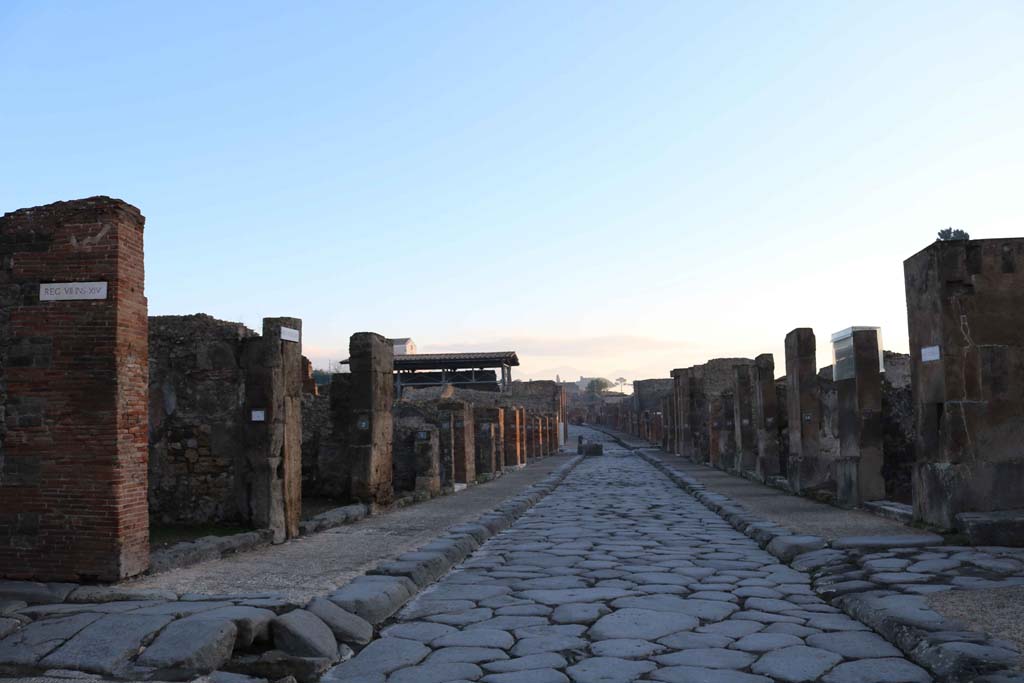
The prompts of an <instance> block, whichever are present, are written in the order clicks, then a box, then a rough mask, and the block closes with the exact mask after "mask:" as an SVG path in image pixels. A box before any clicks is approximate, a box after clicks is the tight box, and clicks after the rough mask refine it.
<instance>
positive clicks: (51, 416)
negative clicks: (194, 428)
mask: <svg viewBox="0 0 1024 683" xmlns="http://www.w3.org/2000/svg"><path fill="white" fill-rule="evenodd" d="M144 223H145V219H144V218H143V216H142V214H141V213H139V210H138V209H136V208H135V207H134V206H131V205H129V204H126V203H125V202H122V201H120V200H116V199H110V198H109V197H92V198H89V199H81V200H76V201H70V202H58V203H56V204H50V205H48V206H41V207H36V208H32V209H22V210H20V211H15V212H12V213H8V214H5V215H3V216H2V217H0V415H2V414H4V413H5V414H6V419H5V420H0V576H7V577H10V578H35V579H43V580H70V581H78V580H86V581H89V580H99V581H115V580H117V579H122V578H125V577H128V576H133V575H135V574H138V573H140V572H142V571H144V570H145V569H146V568H147V566H148V565H149V520H148V502H147V471H146V470H147V458H148V449H147V403H148V384H149V378H148V367H147V364H148V340H147V327H148V322H147V317H146V315H147V310H146V297H145V294H144V290H143V285H144V274H143V250H142V236H143V225H144Z"/></svg>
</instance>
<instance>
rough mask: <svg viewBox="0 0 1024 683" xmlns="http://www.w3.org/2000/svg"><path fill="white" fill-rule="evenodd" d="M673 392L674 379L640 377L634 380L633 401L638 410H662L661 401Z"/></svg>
mask: <svg viewBox="0 0 1024 683" xmlns="http://www.w3.org/2000/svg"><path fill="white" fill-rule="evenodd" d="M671 393H672V379H671V378H669V379H639V380H637V381H635V382H633V403H634V405H635V407H636V410H637V412H641V413H642V412H644V411H651V412H660V411H661V401H662V399H664V398H665V397H667V396H668V395H669V394H671Z"/></svg>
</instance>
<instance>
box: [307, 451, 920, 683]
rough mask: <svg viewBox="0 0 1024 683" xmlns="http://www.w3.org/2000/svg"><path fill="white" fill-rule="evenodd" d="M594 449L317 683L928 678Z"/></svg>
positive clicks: (620, 455)
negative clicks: (594, 454) (545, 494)
mask: <svg viewBox="0 0 1024 683" xmlns="http://www.w3.org/2000/svg"><path fill="white" fill-rule="evenodd" d="M587 436H588V437H589V438H593V439H595V440H602V441H605V453H606V454H607V455H606V456H604V457H596V458H590V459H588V460H586V461H585V462H583V463H581V464H580V465H579V466H578V467H577V468H576V469H575V470H574V471H573V472H572V473H571V474H570V475H569V477H568V478H567V479H566V480H565V481H564V482H563V483H562V485H561V486H560V487H559V488H558V489H557V490H556V491H555V492H554V493H552V494H551V495H549V496H548V497H547V498H545V499H544V500H543V501H542V502H541V503H539V504H538V505H537V506H536V507H534V508H533V509H532V510H530V511H529V512H528V513H527V514H525V515H524V516H523V517H522V518H521V519H520V520H519V521H518V522H517V523H516V524H515V525H513V527H512V528H510V529H509V530H507V531H505V532H503V533H501V534H499V535H498V536H495V537H494V538H492V539H491V540H490V541H488V542H487V543H486V544H484V545H483V546H482V547H481V548H480V549H479V550H478V551H477V552H476V553H474V554H473V555H472V556H471V557H470V558H469V559H468V560H467V561H466V562H465V563H464V564H463V565H461V566H460V567H459V568H458V569H456V570H455V571H453V572H452V573H451V574H449V575H448V576H447V577H445V578H444V579H443V580H442V581H440V582H439V583H438V584H436V585H435V586H433V587H431V588H430V589H428V590H427V591H425V592H424V593H422V594H421V595H420V597H419V598H417V599H416V600H415V601H414V602H413V603H411V604H410V605H408V606H407V607H406V608H405V609H404V610H403V611H402V612H401V613H400V615H399V619H398V620H397V621H395V623H393V624H391V625H390V626H388V627H387V628H385V629H384V630H383V631H382V637H381V638H380V639H378V640H376V641H374V642H373V643H372V644H370V645H369V646H367V647H366V648H365V649H364V650H363V651H362V652H360V653H359V655H357V656H356V657H355V658H354V659H352V660H349V661H348V662H345V663H343V664H340V665H338V666H337V667H335V668H334V669H332V670H331V671H330V672H329V673H328V675H327V676H325V678H324V679H323V680H324V681H325V682H328V683H338V682H341V681H346V682H354V681H359V682H360V683H406V682H410V683H411V682H415V683H431V682H436V683H441V682H446V683H451V682H454V681H461V680H471V681H482V682H483V683H526V682H529V683H567V682H568V681H570V680H571V681H574V682H575V683H630V682H632V681H646V680H654V681H665V682H667V683H675V682H679V683H683V682H686V683H770V682H771V681H787V682H792V683H797V682H801V681H819V680H820V681H824V682H825V683H886V682H888V683H910V682H918V681H922V682H923V681H929V680H931V679H930V677H929V675H928V674H927V672H925V671H924V670H923V669H921V668H919V667H917V666H916V665H914V664H913V663H911V662H909V661H908V660H906V659H905V658H904V657H903V656H902V655H901V654H900V652H899V651H898V650H896V649H895V648H893V647H892V646H891V645H889V644H888V643H887V642H886V641H885V640H883V639H882V638H880V637H879V636H877V635H875V634H874V633H873V632H871V631H870V630H869V629H867V627H865V626H864V625H863V624H861V623H860V622H858V621H855V620H853V619H851V618H849V617H847V616H845V615H844V614H842V613H840V612H839V611H838V610H836V609H834V608H832V607H830V606H828V605H826V604H825V603H824V602H823V601H821V600H820V599H819V598H817V597H816V596H815V595H814V594H813V593H812V591H811V589H810V586H809V578H808V576H807V574H805V573H803V572H798V571H795V570H793V569H791V568H790V567H788V566H785V565H781V564H779V563H778V561H777V560H776V558H775V557H773V556H772V555H770V554H768V553H766V552H764V551H763V550H761V549H760V548H759V547H758V546H757V544H756V543H754V542H753V541H752V540H750V539H749V538H747V537H746V536H744V535H742V534H740V533H739V532H737V531H735V530H734V529H732V527H731V526H729V525H728V524H727V523H726V522H725V521H724V520H722V519H721V518H720V517H718V516H717V515H715V514H714V513H712V512H710V511H709V510H708V509H707V508H705V507H704V506H702V505H701V504H699V503H698V502H697V501H695V500H694V499H693V498H692V497H690V496H688V495H687V494H685V493H684V492H683V491H682V490H681V489H679V488H678V487H676V486H675V485H673V484H672V483H671V482H670V481H669V480H668V479H667V478H666V477H665V476H664V475H662V474H661V473H660V472H658V471H657V470H656V469H654V468H653V467H652V466H650V465H648V464H647V463H646V462H644V461H643V460H641V459H640V458H638V457H636V456H633V455H631V454H630V453H629V452H628V451H624V450H622V449H619V448H616V447H615V446H614V444H612V443H611V442H610V441H608V440H607V438H606V437H604V436H603V435H600V434H599V433H597V432H587Z"/></svg>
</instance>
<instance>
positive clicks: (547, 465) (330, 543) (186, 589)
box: [123, 454, 573, 603]
mask: <svg viewBox="0 0 1024 683" xmlns="http://www.w3.org/2000/svg"><path fill="white" fill-rule="evenodd" d="M572 457H573V456H572V455H568V454H566V455H555V456H551V457H548V458H545V459H543V460H538V461H536V462H533V463H530V465H529V466H527V467H526V468H524V469H521V470H516V471H513V472H509V473H508V474H506V475H504V476H502V477H500V478H498V479H496V480H494V481H490V482H487V483H486V484H479V485H477V486H471V487H470V488H468V489H466V490H465V491H461V492H459V493H457V494H454V495H450V496H442V497H440V498H434V499H432V500H429V501H426V502H423V503H419V504H416V505H411V506H409V507H405V508H401V509H399V510H394V511H392V512H388V513H387V514H383V515H378V516H373V517H367V518H366V519H364V520H361V521H359V522H356V523H355V524H351V525H348V526H342V527H337V528H335V529H331V530H329V531H324V532H321V533H318V534H314V535H311V536H303V537H301V538H298V539H295V540H292V541H289V542H288V543H284V544H282V545H276V546H270V547H265V548H259V549H256V550H253V551H251V552H246V553H241V554H239V555H233V556H230V557H226V558H222V559H219V560H212V561H210V562H203V563H201V564H197V565H193V566H191V567H184V568H181V569H174V570H171V571H168V572H165V573H162V574H157V575H155V576H148V577H143V578H142V579H139V580H137V581H132V582H129V583H125V584H123V585H124V586H126V587H131V588H136V589H146V590H169V591H174V592H177V593H206V594H221V593H223V594H241V593H256V592H260V593H264V592H272V593H275V594H280V595H282V596H283V597H286V598H287V599H289V600H293V601H295V602H297V603H304V602H305V601H307V600H309V599H310V598H312V597H314V596H316V595H322V594H325V593H329V592H331V591H333V590H334V589H335V588H337V587H338V586H340V585H342V584H344V583H346V582H347V581H349V580H350V579H352V578H354V577H356V576H359V575H360V574H362V573H364V572H366V571H367V570H369V569H371V568H373V567H375V566H377V565H378V564H380V563H381V562H383V561H385V560H387V559H388V558H393V557H396V556H398V555H401V554H402V553H405V552H408V551H410V550H414V549H416V548H418V547H419V546H421V545H423V544H424V543H427V542H428V541H430V540H431V539H433V538H435V537H436V536H438V535H439V534H440V533H442V532H443V531H444V530H445V529H447V528H448V527H450V526H452V525H454V524H459V523H461V522H468V521H472V520H475V519H476V518H477V517H478V516H479V515H480V514H482V513H484V512H487V511H488V510H491V509H493V508H494V507H496V506H498V505H499V504H500V503H501V502H502V501H503V500H505V499H507V498H510V497H512V496H514V495H516V494H517V493H519V492H520V491H522V490H523V489H525V488H526V487H528V486H530V485H532V484H536V483H537V482H539V481H542V480H543V479H544V478H545V477H547V476H548V475H549V474H551V473H552V472H553V471H554V470H556V469H558V467H560V466H561V465H563V464H565V463H566V462H568V461H569V460H570V459H571V458H572Z"/></svg>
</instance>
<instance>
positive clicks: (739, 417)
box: [733, 365, 757, 476]
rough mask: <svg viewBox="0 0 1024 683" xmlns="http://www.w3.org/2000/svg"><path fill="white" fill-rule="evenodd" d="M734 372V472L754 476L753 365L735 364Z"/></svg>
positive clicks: (755, 437)
mask: <svg viewBox="0 0 1024 683" xmlns="http://www.w3.org/2000/svg"><path fill="white" fill-rule="evenodd" d="M733 371H734V373H735V385H734V400H733V410H734V414H733V425H734V428H735V434H736V437H735V439H736V462H735V465H736V472H737V473H739V474H742V475H744V476H754V475H755V474H756V472H757V433H756V430H755V428H754V376H755V375H756V374H757V368H756V366H754V365H737V366H735V367H734V368H733Z"/></svg>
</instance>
